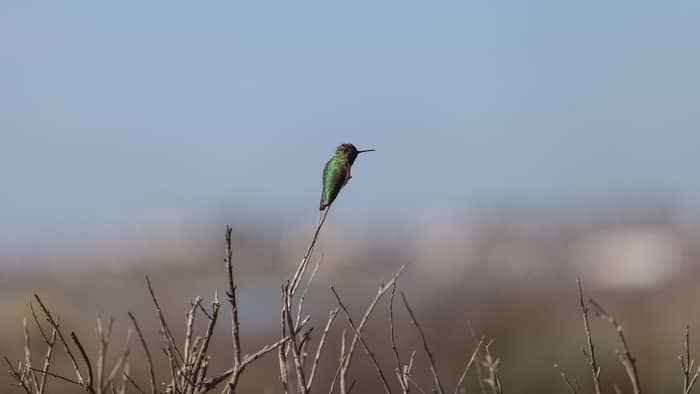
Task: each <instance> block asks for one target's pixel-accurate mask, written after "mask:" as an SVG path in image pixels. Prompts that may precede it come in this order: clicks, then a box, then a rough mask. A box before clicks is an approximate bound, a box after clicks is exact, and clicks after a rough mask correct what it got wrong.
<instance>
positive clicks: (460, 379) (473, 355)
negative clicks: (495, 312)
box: [455, 337, 484, 394]
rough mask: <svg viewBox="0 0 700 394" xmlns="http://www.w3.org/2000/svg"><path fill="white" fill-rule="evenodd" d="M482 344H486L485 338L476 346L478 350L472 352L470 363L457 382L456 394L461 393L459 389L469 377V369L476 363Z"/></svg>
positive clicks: (468, 362)
mask: <svg viewBox="0 0 700 394" xmlns="http://www.w3.org/2000/svg"><path fill="white" fill-rule="evenodd" d="M482 343H484V337H481V340H479V343H477V344H476V348H474V351H473V352H472V355H471V357H469V361H467V365H466V366H465V367H464V371H462V375H460V377H459V379H458V380H457V385H455V394H458V393H459V388H460V387H461V386H462V382H464V378H465V377H466V376H467V372H469V368H470V367H471V366H472V364H473V363H474V359H476V356H477V355H478V354H479V350H481V344H482Z"/></svg>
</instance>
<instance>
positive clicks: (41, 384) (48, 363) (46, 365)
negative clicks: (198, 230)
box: [39, 328, 58, 394]
mask: <svg viewBox="0 0 700 394" xmlns="http://www.w3.org/2000/svg"><path fill="white" fill-rule="evenodd" d="M57 333H58V331H57V330H56V329H55V328H54V329H53V330H52V331H51V339H50V340H49V341H48V342H47V343H46V345H47V348H46V356H45V357H44V367H43V368H42V370H41V372H42V375H41V380H40V382H39V394H44V390H46V376H47V375H48V372H49V368H50V367H51V356H52V355H53V349H54V345H55V344H56V335H57Z"/></svg>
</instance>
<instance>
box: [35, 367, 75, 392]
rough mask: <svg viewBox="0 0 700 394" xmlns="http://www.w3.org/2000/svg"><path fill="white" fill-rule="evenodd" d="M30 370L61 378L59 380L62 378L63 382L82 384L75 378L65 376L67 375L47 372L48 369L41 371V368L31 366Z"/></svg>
mask: <svg viewBox="0 0 700 394" xmlns="http://www.w3.org/2000/svg"><path fill="white" fill-rule="evenodd" d="M32 370H33V371H36V372H39V373H41V374H44V375H48V376H51V377H54V378H56V379H61V380H63V381H64V382H68V383H73V384H77V385H78V386H81V387H83V384H82V383H80V382H78V381H76V380H73V379H70V378H67V377H65V376H61V375H57V374H55V373H53V372H49V371H42V370H41V369H36V368H32Z"/></svg>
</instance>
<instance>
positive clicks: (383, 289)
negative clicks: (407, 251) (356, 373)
mask: <svg viewBox="0 0 700 394" xmlns="http://www.w3.org/2000/svg"><path fill="white" fill-rule="evenodd" d="M405 268H406V264H404V265H402V266H401V267H400V268H399V270H398V271H397V272H396V274H394V276H393V277H392V278H391V280H389V282H388V283H387V284H383V285H381V286H379V290H377V294H376V295H375V296H374V299H373V300H372V302H370V304H369V306H368V307H367V310H366V311H365V314H364V315H363V316H362V319H361V320H360V324H359V325H358V326H357V332H356V333H355V335H354V336H353V338H352V342H351V343H350V347H349V348H348V349H347V352H346V354H345V358H344V361H343V362H342V367H341V369H340V375H339V377H340V391H341V392H343V393H347V385H346V380H347V375H348V371H349V368H350V362H351V361H352V356H353V354H354V352H355V347H356V346H357V341H358V339H359V335H358V333H361V332H362V330H363V329H364V327H365V325H366V324H367V321H368V320H369V316H370V315H371V314H372V311H374V308H375V307H376V306H377V303H378V302H379V300H380V299H381V298H382V296H383V295H384V294H385V293H386V292H387V291H388V290H389V289H391V288H392V286H394V283H396V281H397V280H398V278H399V276H400V275H401V273H402V272H403V270H404V269H405Z"/></svg>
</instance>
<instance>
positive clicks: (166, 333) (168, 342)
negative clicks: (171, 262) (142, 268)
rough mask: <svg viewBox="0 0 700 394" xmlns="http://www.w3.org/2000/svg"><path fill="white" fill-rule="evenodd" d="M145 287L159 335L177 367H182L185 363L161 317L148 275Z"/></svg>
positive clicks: (160, 309) (163, 318) (166, 324)
mask: <svg viewBox="0 0 700 394" xmlns="http://www.w3.org/2000/svg"><path fill="white" fill-rule="evenodd" d="M146 286H147V287H148V293H149V294H150V295H151V300H153V305H154V306H155V307H156V314H157V315H158V320H160V325H161V334H162V335H163V337H164V339H165V344H166V346H168V347H169V348H171V351H172V352H173V354H174V355H175V356H176V357H177V359H176V361H177V362H178V363H179V365H182V364H184V363H185V362H184V359H183V358H182V354H180V350H179V349H178V348H177V345H176V344H175V338H174V337H173V334H172V331H170V327H169V326H168V323H167V322H166V320H165V316H163V310H162V308H161V307H160V304H159V303H158V299H157V298H156V294H155V292H154V291H153V286H152V285H151V278H149V277H148V275H146Z"/></svg>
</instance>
